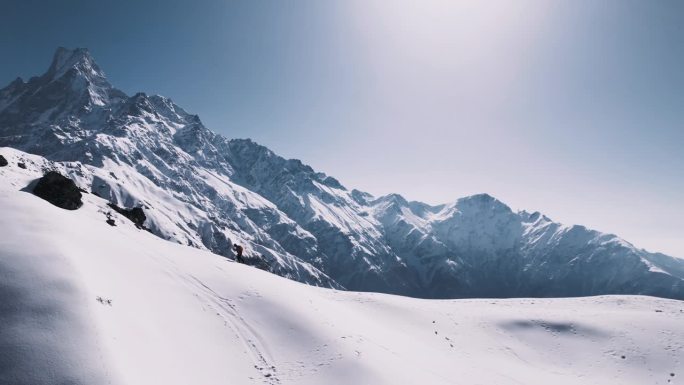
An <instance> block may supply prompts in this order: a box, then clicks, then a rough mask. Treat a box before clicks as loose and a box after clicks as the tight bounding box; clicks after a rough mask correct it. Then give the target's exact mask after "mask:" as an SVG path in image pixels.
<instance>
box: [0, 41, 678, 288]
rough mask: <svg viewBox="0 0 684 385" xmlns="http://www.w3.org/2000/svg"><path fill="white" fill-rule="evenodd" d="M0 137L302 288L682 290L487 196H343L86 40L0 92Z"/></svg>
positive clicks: (200, 243) (593, 239)
mask: <svg viewBox="0 0 684 385" xmlns="http://www.w3.org/2000/svg"><path fill="white" fill-rule="evenodd" d="M0 146H6V147H13V148H16V149H19V150H22V151H25V152H29V153H33V154H37V155H40V156H43V157H45V158H46V159H47V160H49V161H52V162H64V163H73V162H76V163H78V165H79V166H74V168H68V169H67V170H65V172H67V173H68V174H69V175H70V177H72V178H74V179H75V180H77V181H78V182H79V183H80V185H81V186H84V187H87V188H89V189H90V191H93V192H95V193H97V194H98V195H100V196H102V197H105V198H107V199H109V200H111V201H112V202H113V203H115V204H121V205H124V206H135V205H139V206H144V207H146V208H147V210H148V211H149V212H150V215H149V218H150V219H149V221H150V223H149V227H150V229H151V230H152V231H153V232H154V233H155V234H156V235H158V236H160V237H162V238H165V239H168V240H171V241H175V242H178V243H183V244H189V245H191V246H195V247H198V248H202V249H208V250H211V251H213V252H215V253H218V254H221V255H224V256H231V255H232V252H231V251H230V245H231V244H232V243H234V242H237V243H243V244H245V245H247V248H248V250H249V252H250V254H251V255H252V257H253V258H254V259H255V260H260V261H262V262H263V263H264V264H265V265H266V266H268V269H269V270H271V271H272V272H274V273H276V274H279V275H282V276H285V277H288V278H292V279H295V280H299V281H302V282H306V283H310V284H314V285H320V286H330V287H345V288H349V289H355V290H367V291H381V292H388V293H395V294H404V295H411V296H418V297H430V298H458V297H472V296H485V297H490V296H491V297H506V296H577V295H593V294H620V293H624V294H651V295H658V296H664V297H670V298H679V299H684V268H682V266H684V260H680V259H676V258H673V257H668V256H665V255H663V254H658V253H648V252H646V251H644V250H639V249H637V248H635V247H634V246H632V245H631V244H629V243H628V242H626V241H624V240H621V239H620V238H618V237H617V236H614V235H610V234H603V233H600V232H596V231H593V230H589V229H586V228H584V227H582V226H565V225H561V224H559V223H556V222H553V221H551V220H550V219H549V218H547V217H545V216H543V215H542V214H541V213H531V214H530V213H528V212H526V211H519V212H514V211H513V210H511V208H510V207H508V206H507V205H505V204H504V203H503V202H501V201H499V200H497V199H496V198H494V197H492V196H490V195H488V194H486V193H483V194H477V195H473V196H470V197H464V198H459V199H457V200H455V201H454V202H452V203H447V204H442V205H435V206H432V205H429V204H426V203H422V202H415V201H413V202H409V201H407V200H406V199H405V198H403V197H402V196H400V195H398V194H389V195H386V196H381V197H374V196H372V195H371V194H368V193H365V192H362V191H360V190H351V191H350V190H347V189H346V188H345V187H344V186H343V185H342V184H341V183H340V182H339V181H338V180H337V179H335V178H334V177H332V176H328V175H326V174H324V173H321V172H317V171H316V170H314V169H313V168H311V167H310V166H308V165H306V164H304V163H302V162H301V161H300V160H297V159H285V158H282V157H280V156H278V155H277V154H275V153H274V152H273V151H271V150H270V149H268V148H267V147H264V146H261V145H259V144H257V143H255V142H254V141H252V140H250V139H227V138H226V137H224V136H222V135H219V134H216V133H214V132H212V131H211V130H209V129H207V128H206V127H205V126H204V125H203V123H202V122H201V120H200V118H199V116H197V115H193V114H190V113H187V112H186V111H185V110H184V109H183V108H181V107H179V106H178V105H176V104H175V103H173V102H172V101H171V99H168V98H166V97H163V96H159V95H151V96H150V95H147V94H145V93H136V94H134V95H132V96H128V95H126V94H125V93H124V92H122V91H120V90H118V89H116V88H114V87H113V86H112V85H111V84H110V83H109V82H108V80H107V79H106V77H105V76H104V72H102V70H101V69H100V68H99V66H97V64H96V63H95V61H94V59H92V57H91V55H90V53H89V52H88V51H87V50H86V49H76V50H68V49H65V48H60V49H58V50H57V52H56V53H55V55H54V58H53V62H52V64H51V65H50V67H49V69H48V71H47V72H46V73H45V74H44V75H43V76H40V77H33V78H31V79H30V80H29V81H28V82H24V81H23V80H15V81H14V82H12V83H10V85H8V86H7V87H5V88H4V89H2V90H0Z"/></svg>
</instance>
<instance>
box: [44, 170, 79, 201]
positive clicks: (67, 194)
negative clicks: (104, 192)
mask: <svg viewBox="0 0 684 385" xmlns="http://www.w3.org/2000/svg"><path fill="white" fill-rule="evenodd" d="M33 194H34V195H36V196H38V197H40V198H43V199H45V200H46V201H48V202H50V203H52V204H53V205H55V206H57V207H61V208H63V209H66V210H76V209H78V208H79V207H81V206H82V205H83V201H82V200H81V198H82V195H81V192H80V191H79V189H78V187H77V186H76V183H74V181H73V180H71V179H69V178H67V177H65V176H64V175H62V174H60V173H58V172H56V171H49V172H48V173H46V174H45V175H44V176H43V177H42V178H40V179H39V180H38V183H37V184H36V187H34V188H33Z"/></svg>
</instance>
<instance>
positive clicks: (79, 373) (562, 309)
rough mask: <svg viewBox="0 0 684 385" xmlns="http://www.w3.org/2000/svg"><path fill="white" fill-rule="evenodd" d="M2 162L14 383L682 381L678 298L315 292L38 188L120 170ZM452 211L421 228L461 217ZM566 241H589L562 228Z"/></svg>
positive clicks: (7, 375)
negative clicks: (45, 180) (56, 177)
mask: <svg viewBox="0 0 684 385" xmlns="http://www.w3.org/2000/svg"><path fill="white" fill-rule="evenodd" d="M0 152H2V153H3V155H5V156H6V157H7V158H8V160H9V163H10V165H9V166H8V167H3V168H0V212H2V215H1V216H0V229H2V231H3V236H2V237H0V324H1V325H2V327H1V328H0V383H1V384H14V385H28V384H30V385H48V384H50V385H52V384H77V385H80V384H89V385H90V384H114V385H116V384H127V385H138V384H139V385H149V384H166V385H174V384H178V385H187V384H202V385H212V384H217V385H218V384H297V385H298V384H302V385H303V384H310V385H316V384H373V385H378V384H388V385H389V384H391V385H397V384H399V385H401V384H435V385H437V384H465V385H468V384H526V385H535V384H539V385H547V384H558V385H564V384H587V385H591V384H596V385H609V384H616V385H630V384H635V385H637V384H639V385H640V384H676V383H680V381H681V380H680V378H681V376H683V375H684V303H683V302H681V301H677V300H669V299H660V298H654V297H644V296H602V297H586V298H574V299H567V298H566V299H507V300H502V299H497V300H491V299H460V300H427V299H415V298H409V297H400V296H393V295H387V294H377V293H361V292H351V291H340V290H334V289H326V288H319V287H313V286H310V285H305V284H301V283H298V282H295V281H292V280H287V279H283V278H281V277H278V276H276V275H273V274H269V273H267V272H264V271H261V270H258V269H255V268H253V267H250V266H246V265H242V264H238V263H234V262H232V261H231V260H229V259H226V258H224V257H221V256H218V255H216V254H212V253H209V252H207V251H204V250H199V249H198V248H193V247H189V246H186V245H179V244H177V243H174V242H168V241H165V240H163V239H160V238H159V237H157V236H155V235H153V234H151V233H149V232H147V231H144V230H141V229H138V228H137V227H136V226H135V225H134V224H133V223H132V222H130V221H128V220H127V219H126V218H124V217H123V216H121V215H120V214H119V213H117V212H115V211H112V210H111V209H110V208H109V206H108V205H107V204H108V203H109V202H108V200H107V199H103V198H100V197H98V196H96V195H94V194H83V201H84V204H83V206H82V207H81V208H79V209H78V210H75V211H69V210H63V209H61V208H58V207H56V206H53V205H51V204H50V203H48V202H46V201H44V200H42V199H40V198H39V197H36V196H35V195H33V194H31V193H29V192H28V191H27V190H28V188H27V186H30V185H31V184H32V182H33V181H35V180H36V179H37V177H38V176H40V175H41V173H42V171H43V170H45V169H53V170H55V171H58V172H61V173H67V174H73V175H79V174H78V173H77V172H76V170H79V169H82V170H84V171H82V176H81V179H79V182H80V183H84V182H89V181H90V180H91V179H89V178H87V177H86V176H88V175H91V173H92V174H93V175H94V174H97V175H99V176H98V178H105V177H106V176H105V175H102V174H101V171H97V170H96V169H89V168H88V167H86V166H83V165H81V164H78V163H53V162H50V161H48V160H45V159H44V158H41V157H39V156H35V155H29V154H26V153H22V152H20V151H17V150H13V149H7V148H3V149H0ZM18 161H22V162H24V163H25V164H26V169H22V168H19V167H16V163H17V162H18ZM85 170H89V171H85ZM123 170H124V169H123V168H122V169H116V172H118V174H117V175H118V176H119V177H122V176H123V175H124V171H123ZM98 173H100V174H98ZM91 176H92V175H91ZM122 180H124V179H122ZM125 181H126V183H131V184H132V183H133V181H138V180H137V179H125ZM138 183H140V182H139V181H138ZM142 189H143V187H138V189H136V190H134V191H136V192H138V191H142ZM149 191H157V190H149ZM146 192H148V191H146ZM483 202H484V203H483ZM377 204H378V205H379V204H380V203H379V202H378V203H377ZM481 204H487V205H496V206H498V210H503V211H504V212H505V207H504V206H503V205H501V204H500V203H497V202H495V201H493V200H491V199H490V198H486V197H477V198H469V199H468V200H466V201H462V202H460V203H458V206H460V208H459V212H462V213H463V214H461V215H468V212H469V210H470V209H472V208H473V207H472V206H473V205H474V206H475V208H477V206H479V205H481ZM264 205H266V204H265V203H264ZM267 207H270V206H267ZM467 207H470V209H467ZM453 209H454V208H453V207H451V208H450V207H447V206H445V207H444V208H442V209H439V210H433V211H430V210H428V212H430V214H428V213H427V212H426V214H425V215H422V216H420V217H428V216H434V217H439V218H442V220H444V221H447V220H450V218H452V217H453V213H454V211H453ZM188 210H190V209H188ZM447 212H450V213H447ZM157 215H159V216H160V217H161V216H162V214H159V213H157ZM107 218H113V219H114V220H115V222H116V226H110V225H109V224H107V223H106V222H105V221H106V219H107ZM339 220H340V221H343V220H344V219H339ZM537 220H541V219H540V218H537ZM415 221H419V219H415ZM528 222H529V221H528ZM528 222H526V223H528ZM550 226H551V225H550ZM561 231H565V232H572V231H576V230H572V228H570V229H556V230H554V231H553V232H552V234H557V233H558V232H561ZM457 234H458V233H457ZM535 237H536V239H540V237H541V238H543V237H544V234H537V235H535ZM455 239H456V240H459V241H460V242H462V241H463V240H462V239H460V238H455ZM469 242H471V243H466V244H468V245H471V246H472V247H481V246H482V245H477V244H474V242H475V240H471V241H469ZM483 242H484V243H485V244H486V245H489V244H488V243H487V242H486V241H483ZM539 242H541V240H539ZM544 242H550V241H548V240H545V241H544ZM654 266H655V265H654Z"/></svg>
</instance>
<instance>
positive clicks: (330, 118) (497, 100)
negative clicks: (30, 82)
mask: <svg viewBox="0 0 684 385" xmlns="http://www.w3.org/2000/svg"><path fill="white" fill-rule="evenodd" d="M0 6H1V12H0V83H2V84H3V85H4V84H6V83H9V82H10V81H11V80H12V79H14V78H15V77H16V76H22V77H24V78H27V77H30V76H33V75H38V74H42V73H43V72H44V71H45V70H46V69H47V67H48V65H49V62H50V59H51V56H52V54H53V52H54V50H55V48H56V47H57V46H66V47H88V48H89V49H90V50H91V52H92V54H93V55H94V57H95V59H96V61H97V62H98V63H99V64H100V66H101V67H102V68H103V69H104V71H105V72H106V73H107V74H108V77H109V79H110V81H111V82H112V83H113V84H114V85H116V86H118V87H119V88H121V89H123V90H124V91H126V92H128V93H131V94H132V93H134V92H137V91H144V92H147V93H158V94H162V95H165V96H168V97H170V98H171V99H173V100H174V101H175V102H176V103H178V104H180V105H181V106H182V107H184V108H185V109H186V110H188V111H189V112H193V113H197V114H199V115H200V117H201V118H202V120H203V121H204V123H205V124H206V125H207V127H209V128H210V129H212V130H214V131H217V132H220V133H222V134H225V135H226V136H228V137H239V138H244V137H249V138H252V139H254V140H256V141H257V142H259V143H262V144H264V145H266V146H268V147H270V148H271V149H273V150H274V151H275V152H277V153H279V154H280V155H283V156H285V157H294V158H299V159H302V160H303V161H304V162H305V163H308V164H310V165H312V166H313V167H314V168H316V169H318V170H320V171H323V172H326V173H328V174H330V175H333V176H335V177H337V178H338V179H339V180H340V181H341V182H342V183H343V184H344V185H345V186H347V187H348V188H358V189H361V190H365V191H368V192H371V193H373V194H378V195H379V194H385V193H389V192H398V193H401V194H402V195H404V196H405V197H406V198H407V199H410V200H422V201H426V202H429V203H443V202H450V201H454V200H455V199H456V198H458V197H462V196H465V195H469V194H474V193H479V192H487V193H490V194H491V195H494V196H496V197H497V198H499V199H501V200H502V201H504V202H505V203H507V204H509V205H510V206H511V207H512V208H514V209H527V210H529V211H535V210H538V211H542V212H544V213H546V214H547V215H549V216H550V217H551V218H553V219H555V220H558V221H561V222H564V223H569V224H571V223H580V224H584V225H587V226H588V227H591V228H595V229H597V230H601V231H605V232H611V233H615V234H618V235H620V236H622V237H624V238H625V239H627V240H628V241H631V242H632V243H634V244H635V245H636V246H638V247H643V248H646V249H648V250H650V251H662V252H665V253H669V254H671V255H675V256H680V257H684V201H683V199H684V194H682V192H683V190H684V153H683V149H684V2H682V1H655V0H653V1H652V0H648V1H646V0H643V1H642V0H635V1H631V0H614V1H609V0H601V1H594V0H592V1H580V0H568V1H550V0H539V1H521V0H511V1H486V2H484V1H471V2H459V1H456V0H453V1H452V0H450V1H440V0H434V1H432V0H428V1H425V0H422V1H417V0H416V1H390V0H377V1H374V0H358V1H353V0H351V1H346V0H345V1H320V0H311V1H269V2H266V1H244V2H243V1H218V0H214V1H198V0H195V1H169V0H164V1H142V0H137V1H119V0H117V1H104V0H87V1H68V0H63V1H51V0H46V1H29V0H17V1H11V0H0Z"/></svg>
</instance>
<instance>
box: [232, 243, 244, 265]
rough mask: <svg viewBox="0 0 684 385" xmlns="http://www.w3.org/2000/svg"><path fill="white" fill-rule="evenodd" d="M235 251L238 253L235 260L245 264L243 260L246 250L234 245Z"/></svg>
mask: <svg viewBox="0 0 684 385" xmlns="http://www.w3.org/2000/svg"><path fill="white" fill-rule="evenodd" d="M233 250H234V251H235V252H236V253H237V257H236V258H235V260H237V261H238V262H240V263H245V259H244V258H242V251H243V250H244V249H243V248H242V246H240V245H238V244H237V243H233Z"/></svg>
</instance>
